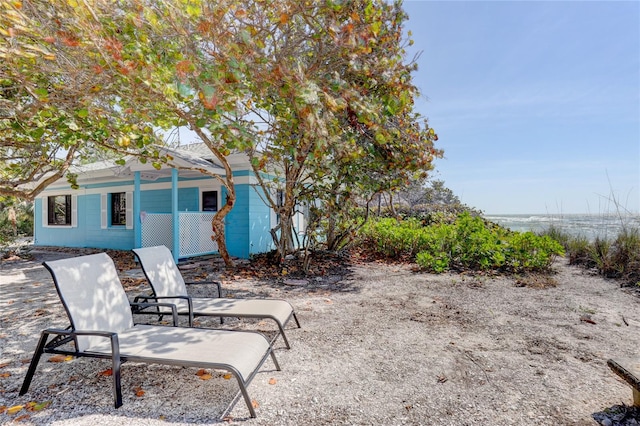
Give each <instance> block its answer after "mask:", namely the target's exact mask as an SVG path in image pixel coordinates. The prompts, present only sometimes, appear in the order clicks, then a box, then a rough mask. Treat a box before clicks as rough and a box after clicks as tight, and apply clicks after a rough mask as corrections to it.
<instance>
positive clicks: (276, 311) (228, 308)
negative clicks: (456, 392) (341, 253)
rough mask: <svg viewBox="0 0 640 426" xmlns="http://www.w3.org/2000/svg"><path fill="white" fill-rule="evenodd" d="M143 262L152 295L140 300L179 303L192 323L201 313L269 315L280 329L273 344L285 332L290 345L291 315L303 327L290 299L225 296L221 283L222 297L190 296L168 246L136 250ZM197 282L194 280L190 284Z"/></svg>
mask: <svg viewBox="0 0 640 426" xmlns="http://www.w3.org/2000/svg"><path fill="white" fill-rule="evenodd" d="M133 252H134V253H135V255H136V257H137V258H138V260H139V261H140V265H141V266H142V270H143V271H144V274H145V276H146V277H147V280H148V281H149V284H150V285H151V288H152V295H151V296H139V297H137V298H136V301H138V300H154V301H162V302H168V303H171V304H174V305H176V306H177V309H178V315H188V316H189V326H190V327H192V326H193V319H194V318H195V317H198V316H212V317H219V318H221V319H222V318H224V317H237V318H268V319H272V320H274V321H275V322H276V324H277V325H278V330H279V332H278V333H277V334H276V335H275V336H274V337H273V340H271V343H272V344H273V342H274V341H275V340H276V339H277V338H278V336H279V335H282V339H283V340H284V343H285V345H286V347H287V348H288V349H289V348H291V345H290V344H289V340H288V339H287V336H286V334H285V332H284V328H285V326H286V325H287V323H288V322H289V320H290V319H291V318H293V319H294V320H295V322H296V325H297V326H298V328H300V322H299V321H298V318H297V317H296V314H295V312H294V310H293V307H292V306H291V304H289V302H287V301H284V300H279V299H257V298H252V299H232V298H222V288H221V286H220V283H218V282H214V283H215V284H216V286H217V290H218V296H219V297H217V298H215V297H190V296H189V295H188V294H187V286H186V283H185V281H184V278H183V277H182V274H181V273H180V270H179V269H178V267H177V266H176V263H175V262H174V260H173V256H172V255H171V251H169V249H168V248H167V247H165V246H156V247H145V248H137V249H133ZM190 284H193V283H190ZM159 312H160V313H163V312H166V313H169V310H168V309H167V308H159Z"/></svg>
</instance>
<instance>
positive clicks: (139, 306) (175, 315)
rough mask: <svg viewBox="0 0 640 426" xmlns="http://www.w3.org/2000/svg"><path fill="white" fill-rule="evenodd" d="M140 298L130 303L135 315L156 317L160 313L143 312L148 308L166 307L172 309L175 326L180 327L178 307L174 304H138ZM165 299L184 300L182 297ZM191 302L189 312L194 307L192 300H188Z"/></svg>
mask: <svg viewBox="0 0 640 426" xmlns="http://www.w3.org/2000/svg"><path fill="white" fill-rule="evenodd" d="M138 297H142V298H145V299H162V298H161V297H155V296H154V297H147V296H138ZM138 297H136V298H135V299H134V302H129V305H130V306H131V312H132V313H133V314H154V315H158V312H143V310H144V309H146V308H152V307H156V308H158V307H165V308H171V316H172V317H173V326H174V327H177V326H178V325H179V323H178V308H177V307H176V305H174V304H173V303H148V302H136V301H135V300H138ZM164 299H182V297H165V298H164ZM188 302H189V312H191V311H192V309H193V308H192V306H191V298H189V300H188Z"/></svg>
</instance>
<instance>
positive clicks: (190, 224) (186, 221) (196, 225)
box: [180, 212, 218, 257]
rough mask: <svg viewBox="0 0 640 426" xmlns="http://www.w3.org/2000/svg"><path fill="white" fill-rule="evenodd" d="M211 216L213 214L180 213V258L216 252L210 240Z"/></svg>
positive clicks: (216, 248) (216, 247)
mask: <svg viewBox="0 0 640 426" xmlns="http://www.w3.org/2000/svg"><path fill="white" fill-rule="evenodd" d="M213 216H215V213H186V212H185V213H180V257H188V256H194V255H199V254H207V253H214V252H217V251H218V244H217V243H216V242H215V241H213V240H212V239H211V235H212V231H211V220H212V219H213Z"/></svg>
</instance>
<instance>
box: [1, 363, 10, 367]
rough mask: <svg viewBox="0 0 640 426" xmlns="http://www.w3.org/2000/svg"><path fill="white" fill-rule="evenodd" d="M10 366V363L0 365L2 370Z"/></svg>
mask: <svg viewBox="0 0 640 426" xmlns="http://www.w3.org/2000/svg"><path fill="white" fill-rule="evenodd" d="M8 365H11V363H10V362H5V363H4V364H0V368H5V367H6V366H8Z"/></svg>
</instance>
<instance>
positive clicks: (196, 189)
mask: <svg viewBox="0 0 640 426" xmlns="http://www.w3.org/2000/svg"><path fill="white" fill-rule="evenodd" d="M238 177H239V178H238V179H237V180H236V182H238V181H240V182H242V181H244V182H246V183H236V192H237V201H236V205H235V206H234V208H233V209H232V210H231V212H230V213H229V214H228V215H227V217H226V222H225V225H226V241H227V248H228V250H229V253H230V254H231V255H232V256H236V257H239V258H245V259H246V258H249V257H250V255H252V254H256V253H261V252H265V251H269V250H271V249H272V247H273V244H272V241H271V236H270V233H269V230H270V228H271V226H270V224H271V216H272V215H273V213H272V211H271V210H270V209H269V208H268V207H267V206H266V205H265V204H264V202H263V201H262V199H261V198H260V197H259V195H258V194H257V192H256V190H255V189H254V188H253V187H252V186H251V185H250V182H251V179H250V176H248V175H247V173H246V172H240V173H239V176H238ZM179 185H180V188H179V189H178V210H180V211H199V210H200V197H201V195H200V194H201V191H203V190H217V191H218V192H219V194H220V197H219V206H221V205H223V204H224V200H225V198H226V197H225V196H226V190H225V189H224V188H221V187H220V184H219V183H216V182H214V181H213V180H212V179H208V178H207V179H199V180H194V179H191V180H185V181H180V182H179ZM170 186H171V183H170V182H162V181H156V182H142V184H141V192H140V211H141V212H148V213H170V212H171V187H170ZM127 191H133V184H132V182H131V181H121V182H114V183H111V184H100V185H87V186H85V187H83V188H81V189H80V190H76V191H74V190H71V188H70V187H69V186H64V185H60V186H57V187H55V188H50V189H48V190H47V191H45V192H43V193H42V194H41V197H39V198H37V199H36V200H35V205H34V216H35V217H34V219H35V226H34V244H35V245H46V246H60V247H92V248H103V249H117V250H130V249H132V248H134V240H135V230H134V229H127V227H125V226H117V227H114V226H107V227H106V228H102V227H101V196H102V194H105V193H113V192H127ZM58 194H74V195H76V196H77V221H76V223H77V226H75V227H69V226H65V227H50V226H49V227H45V226H44V225H43V217H42V215H43V206H42V203H43V202H46V197H47V196H49V195H58Z"/></svg>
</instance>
